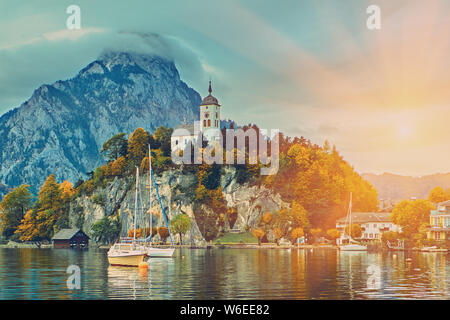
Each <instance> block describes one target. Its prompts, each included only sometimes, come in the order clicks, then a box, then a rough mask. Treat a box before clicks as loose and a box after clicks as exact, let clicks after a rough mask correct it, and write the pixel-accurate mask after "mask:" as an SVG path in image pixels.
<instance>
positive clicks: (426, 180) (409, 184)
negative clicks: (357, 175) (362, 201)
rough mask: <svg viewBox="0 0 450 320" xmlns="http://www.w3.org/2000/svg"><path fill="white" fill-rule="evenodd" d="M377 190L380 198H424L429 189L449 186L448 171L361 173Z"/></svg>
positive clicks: (396, 199) (449, 174) (449, 175)
mask: <svg viewBox="0 0 450 320" xmlns="http://www.w3.org/2000/svg"><path fill="white" fill-rule="evenodd" d="M362 177H363V178H364V179H366V180H367V181H369V182H370V183H372V185H373V186H374V187H375V188H376V189H377V190H378V196H379V198H380V199H391V200H394V201H398V200H402V199H409V198H411V197H416V198H418V199H426V198H427V197H428V194H429V193H430V191H431V189H433V188H434V187H436V186H440V187H441V188H443V189H448V188H450V173H437V174H432V175H427V176H422V177H409V176H401V175H397V174H392V173H383V174H379V175H377V174H372V173H366V174H362Z"/></svg>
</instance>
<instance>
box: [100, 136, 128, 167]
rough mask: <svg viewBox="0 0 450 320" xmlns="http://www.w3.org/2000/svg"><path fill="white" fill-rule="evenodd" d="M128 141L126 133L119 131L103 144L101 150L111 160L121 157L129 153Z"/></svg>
mask: <svg viewBox="0 0 450 320" xmlns="http://www.w3.org/2000/svg"><path fill="white" fill-rule="evenodd" d="M127 148H128V141H127V139H126V138H125V133H123V132H122V133H118V134H116V135H114V136H113V137H112V138H110V139H109V140H108V141H106V142H105V143H104V144H103V148H102V150H101V151H100V152H101V153H103V154H104V155H105V156H106V158H107V159H108V160H109V161H114V160H117V159H118V158H119V157H124V156H126V154H127Z"/></svg>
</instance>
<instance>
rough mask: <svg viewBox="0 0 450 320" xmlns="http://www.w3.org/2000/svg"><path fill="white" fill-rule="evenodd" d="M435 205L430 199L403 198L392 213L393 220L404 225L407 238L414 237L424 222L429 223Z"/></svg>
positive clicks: (403, 230)
mask: <svg viewBox="0 0 450 320" xmlns="http://www.w3.org/2000/svg"><path fill="white" fill-rule="evenodd" d="M433 209H434V207H433V205H432V204H431V203H430V202H429V201H428V200H421V199H419V200H403V201H401V202H399V203H398V204H397V205H396V206H395V207H394V209H393V210H392V213H391V220H392V222H394V223H395V224H397V225H399V226H401V227H402V233H403V234H404V235H405V237H406V238H409V239H412V238H413V237H414V235H415V234H417V233H418V232H419V228H420V226H421V225H422V224H424V223H428V222H429V219H430V211H431V210H433Z"/></svg>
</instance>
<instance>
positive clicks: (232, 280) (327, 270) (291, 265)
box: [0, 249, 450, 299]
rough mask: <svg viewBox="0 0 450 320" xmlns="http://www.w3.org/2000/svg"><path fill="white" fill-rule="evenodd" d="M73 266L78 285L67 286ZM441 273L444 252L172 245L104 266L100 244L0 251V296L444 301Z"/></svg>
mask: <svg viewBox="0 0 450 320" xmlns="http://www.w3.org/2000/svg"><path fill="white" fill-rule="evenodd" d="M406 258H411V259H412V261H411V262H407V261H406ZM73 264H74V265H78V266H79V267H80V268H81V286H82V288H81V290H69V289H68V288H67V286H66V280H67V278H68V276H69V274H67V273H66V269H67V267H68V266H69V265H73ZM369 266H376V267H379V268H380V269H379V270H380V279H381V283H380V285H381V286H380V287H379V289H369V288H368V286H367V280H368V278H369V277H370V274H369V273H368V272H367V268H368V267H369ZM447 274H449V275H450V260H449V255H447V254H443V253H401V252H400V253H366V252H339V251H336V250H334V249H313V250H309V249H291V250H287V249H261V250H258V249H212V250H203V249H197V250H196V249H193V250H190V249H177V251H176V252H175V254H174V257H173V258H160V259H156V258H155V259H151V261H150V267H149V270H148V272H142V271H139V270H138V269H137V268H124V267H111V266H109V265H108V260H107V257H106V250H94V249H91V250H89V251H84V252H80V251H73V250H64V249H60V250H53V249H0V299H448V298H450V291H449V286H450V277H447Z"/></svg>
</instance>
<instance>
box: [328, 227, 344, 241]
mask: <svg viewBox="0 0 450 320" xmlns="http://www.w3.org/2000/svg"><path fill="white" fill-rule="evenodd" d="M340 237H341V232H340V231H339V230H338V229H335V228H333V229H329V230H327V238H328V239H330V240H333V241H336V240H337V239H339V238H340Z"/></svg>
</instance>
